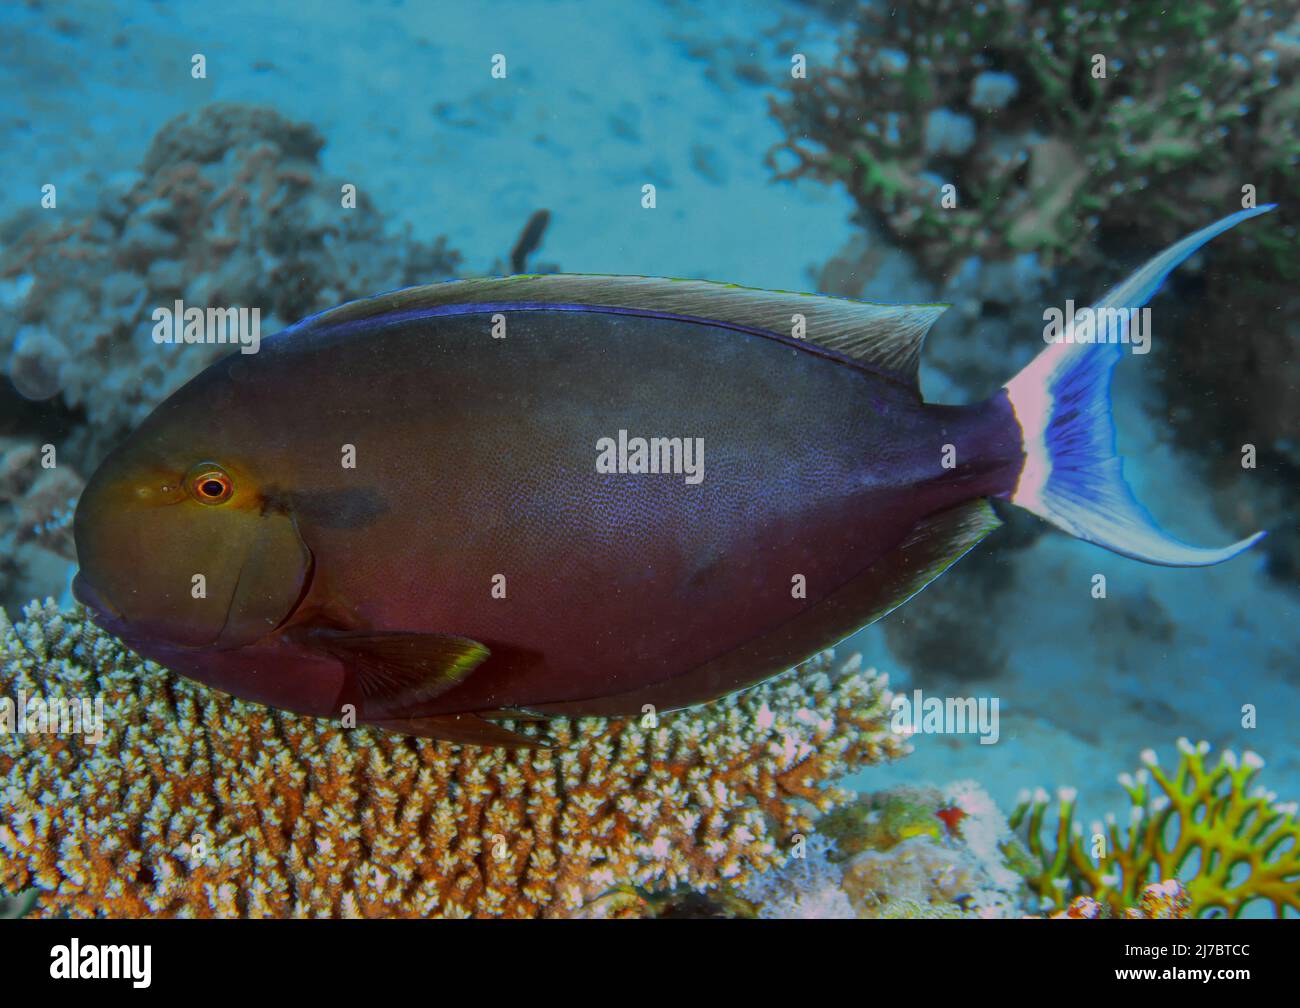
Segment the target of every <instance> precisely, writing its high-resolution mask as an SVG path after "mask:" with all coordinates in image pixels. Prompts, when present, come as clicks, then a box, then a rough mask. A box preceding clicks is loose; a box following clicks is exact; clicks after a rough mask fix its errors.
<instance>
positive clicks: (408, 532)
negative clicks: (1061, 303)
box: [74, 207, 1271, 745]
mask: <svg viewBox="0 0 1300 1008" xmlns="http://www.w3.org/2000/svg"><path fill="white" fill-rule="evenodd" d="M1268 209H1271V207H1260V208H1258V209H1252V210H1244V211H1242V212H1240V213H1236V214H1233V215H1232V216H1230V217H1227V218H1224V219H1223V220H1221V221H1219V222H1218V223H1216V224H1213V225H1211V226H1209V227H1207V228H1205V229H1203V230H1201V231H1198V232H1196V233H1195V234H1193V235H1191V236H1190V237H1187V238H1185V239H1183V240H1182V241H1180V242H1178V243H1177V244H1175V245H1173V246H1172V247H1171V248H1169V249H1167V250H1166V251H1164V252H1162V253H1161V254H1160V255H1158V256H1156V257H1155V258H1154V259H1152V260H1151V261H1150V262H1149V263H1147V264H1146V265H1145V266H1143V267H1142V268H1141V269H1140V270H1138V272H1137V273H1135V274H1134V275H1133V276H1131V277H1130V278H1128V279H1127V280H1125V281H1124V282H1123V283H1121V284H1120V285H1119V286H1118V287H1116V288H1115V289H1114V290H1112V291H1111V292H1110V293H1109V294H1107V295H1106V296H1105V297H1104V298H1102V300H1101V301H1100V302H1098V304H1097V305H1096V306H1095V307H1097V308H1110V309H1137V308H1139V307H1141V306H1142V305H1144V304H1145V303H1146V302H1147V300H1148V299H1149V298H1150V297H1151V296H1152V295H1153V294H1154V293H1155V292H1156V291H1157V289H1158V288H1159V287H1160V285H1161V283H1162V282H1163V281H1164V279H1165V277H1166V276H1167V275H1168V274H1169V272H1170V271H1171V270H1172V269H1173V268H1174V267H1175V266H1177V265H1178V264H1179V263H1180V262H1182V261H1183V260H1184V259H1186V258H1187V257H1188V256H1190V255H1191V254H1192V253H1193V252H1195V251H1196V250H1197V249H1198V248H1200V247H1201V246H1202V245H1203V244H1204V243H1205V242H1207V241H1209V240H1210V239H1211V238H1213V237H1214V236H1215V235H1218V234H1220V233H1221V232H1223V231H1226V230H1227V229H1228V228H1230V227H1232V226H1233V225H1235V224H1237V223H1238V222H1240V221H1243V220H1246V219H1247V218H1249V217H1253V216H1256V215H1257V214H1259V213H1263V212H1265V211H1266V210H1268ZM943 309H944V306H942V305H938V304H907V305H894V304H871V303H865V302H861V301H855V300H848V299H842V298H832V297H824V296H817V295H808V294H790V293H783V292H772V291H764V290H753V289H747V288H743V287H736V286H731V285H725V284H718V283H709V282H702V281H689V280H665V279H652V278H646V277H618V276H588V275H562V274H561V275H550V276H514V277H508V278H504V279H489V280H465V281H458V282H450V283H444V284H436V285H432V286H425V287H416V288H412V289H407V290H401V291H396V292H393V293H387V294H382V295H378V296H376V297H371V298H366V299H363V300H359V301H353V302H351V303H348V304H344V305H342V306H340V307H337V308H334V309H331V310H329V311H325V312H322V313H320V314H318V315H314V316H312V317H310V318H307V319H304V320H303V321H301V322H298V323H297V324H295V325H292V326H290V327H289V328H287V329H285V330H283V331H282V332H280V333H278V334H276V335H275V336H272V337H270V338H268V339H266V340H263V341H262V345H261V352H260V353H257V354H241V353H239V352H235V353H232V354H231V355H230V356H228V357H226V358H224V359H222V360H220V361H218V362H216V363H214V364H213V365H211V366H210V367H208V368H207V369H206V370H205V371H203V372H202V373H201V374H199V375H198V376H197V377H195V378H194V379H193V380H192V381H190V382H189V383H188V384H186V385H185V386H184V387H182V388H181V389H180V390H179V391H177V392H176V393H175V394H173V395H172V396H171V397H170V398H168V399H167V400H166V401H165V402H163V403H162V404H161V405H160V406H158V407H157V409H155V410H154V411H153V413H152V414H151V415H150V416H149V417H148V418H147V419H146V420H145V421H144V422H143V423H142V424H141V425H140V427H139V428H138V429H137V430H136V431H135V432H134V433H133V434H132V435H131V436H130V437H129V438H128V439H127V440H126V441H125V442H124V443H123V444H121V445H120V446H119V447H117V448H116V449H115V450H114V451H113V452H112V453H111V454H110V455H109V456H108V457H107V458H106V459H105V460H104V462H103V463H102V465H101V466H100V467H99V469H98V471H96V472H95V474H94V476H93V477H92V479H91V480H90V482H89V483H88V485H87V486H86V489H85V492H84V493H83V495H82V496H81V499H80V501H79V504H78V507H77V511H76V517H75V535H76V544H77V553H78V559H79V564H80V570H79V573H78V575H77V577H76V579H75V584H74V591H75V594H76V596H77V598H78V599H79V600H80V601H81V602H83V603H84V604H85V605H86V606H87V607H89V609H90V610H91V612H92V613H93V618H94V619H95V620H96V621H97V622H98V623H99V624H100V625H101V626H102V627H104V628H105V629H107V630H108V631H110V632H112V633H114V634H116V635H118V636H120V637H121V638H122V639H123V640H124V641H125V642H126V643H127V644H129V645H130V646H131V647H132V648H133V649H135V650H136V651H137V652H138V653H139V654H141V655H143V656H144V657H146V658H150V659H153V660H155V661H157V662H159V663H161V664H163V665H165V666H166V667H168V668H169V669H172V670H174V671H176V672H178V673H181V674H183V675H186V676H190V677H192V678H194V679H196V680H198V681H200V682H203V683H206V684H208V685H210V686H212V687H215V688H217V689H221V690H225V691H227V692H229V693H231V694H234V695H235V696H237V697H241V698H244V699H246V700H251V701H255V702H257V703H262V704H268V705H273V706H275V707H279V708H283V709H287V710H291V711H296V712H299V713H302V714H307V715H315V716H318V717H326V718H345V719H346V718H347V717H349V716H351V717H353V718H354V719H355V721H356V722H357V723H364V724H371V725H377V726H380V727H382V728H385V729H388V730H391V731H397V732H404V733H408V734H413V735H422V736H427V737H434V738H443V739H450V740H455V741H459V742H463V743H477V744H483V745H535V744H539V739H538V738H536V737H533V736H525V735H522V734H520V733H517V732H512V731H509V730H507V729H506V728H505V727H503V726H501V725H500V724H499V722H500V721H502V720H504V719H511V718H513V719H544V718H546V717H550V716H560V715H563V716H585V715H597V716H600V715H604V716H619V715H639V714H640V713H641V712H642V711H643V709H644V706H645V705H647V704H648V705H653V707H654V708H655V709H657V710H659V711H668V710H672V709H676V708H682V707H686V706H690V705H695V704H700V703H704V702H707V701H710V700H713V699H716V698H719V697H722V696H724V695H726V694H728V693H731V692H733V691H736V690H740V689H744V688H746V687H748V686H751V685H753V684H755V683H757V682H760V681H762V680H763V679H766V678H768V677H770V676H772V675H774V674H776V673H778V672H781V671H783V670H785V669H787V668H790V667H792V666H794V665H796V664H797V663H799V662H801V661H803V660H804V659H806V658H808V657H809V656H810V655H812V654H814V653H816V652H818V651H821V650H822V649H825V648H827V647H829V646H831V645H834V644H835V643H836V642H838V641H840V640H841V639H842V638H844V637H846V636H848V635H849V634H851V633H853V632H854V631H856V630H858V629H859V628H861V627H862V626H864V625H866V624H868V623H871V622H872V621H874V620H876V619H879V618H880V617H881V616H884V615H885V614H886V613H888V612H890V611H891V610H892V609H894V608H895V607H897V606H899V605H901V604H903V603H904V602H905V601H906V600H907V599H909V598H910V597H911V596H913V595H915V594H916V593H917V592H919V591H920V590H921V589H922V588H924V587H925V586H926V585H927V584H928V583H929V582H930V581H932V580H934V579H935V578H937V577H938V576H939V575H941V574H942V573H943V572H944V571H945V570H946V569H947V568H948V567H949V565H951V564H952V563H954V562H955V561H956V560H957V559H958V558H960V557H961V556H962V555H963V554H964V553H966V551H967V550H969V549H971V548H972V547H974V546H975V545H976V544H977V543H978V542H979V541H980V540H981V539H983V538H984V537H985V536H986V535H988V534H989V533H990V532H991V531H992V530H993V529H994V528H995V527H996V526H997V525H998V519H997V518H996V516H995V514H994V512H993V510H992V508H991V507H990V503H989V501H990V499H992V498H1002V499H1004V500H1007V501H1010V502H1011V503H1012V504H1014V505H1018V506H1020V507H1022V508H1025V509H1027V510H1029V511H1031V512H1033V513H1034V514H1036V515H1038V516H1039V517H1040V518H1042V519H1044V520H1045V521H1047V522H1049V523H1051V524H1052V525H1054V526H1056V527H1057V528H1060V529H1063V530H1064V531H1066V532H1068V533H1069V534H1070V535H1073V536H1077V537H1078V538H1080V539H1084V540H1087V541H1089V542H1092V543H1095V544H1097V545H1098V546H1102V547H1104V548H1106V549H1108V550H1113V551H1115V552H1117V553H1121V554H1124V555H1126V556H1129V557H1132V558H1134V559H1136V560H1141V561H1144V562H1147V563H1153V564H1167V565H1172V566H1201V565H1206V564H1217V563H1220V562H1222V561H1225V560H1228V559H1230V558H1231V557H1234V556H1236V555H1237V554H1239V553H1241V552H1242V551H1243V550H1245V549H1247V548H1248V547H1250V546H1251V545H1252V544H1253V543H1254V542H1256V541H1257V540H1258V539H1259V537H1260V535H1261V534H1262V533H1260V534H1257V535H1253V536H1250V537H1249V538H1246V539H1243V540H1241V541H1240V542H1237V543H1234V544H1233V545H1230V546H1224V547H1220V548H1199V547H1195V546H1190V545H1186V544H1184V543H1182V542H1180V541H1178V540H1176V539H1174V538H1171V537H1170V536H1169V535H1167V534H1166V533H1165V532H1164V531H1162V530H1161V528H1160V527H1159V526H1158V525H1157V524H1156V523H1155V522H1154V521H1153V520H1152V518H1151V517H1150V515H1149V514H1148V513H1147V511H1146V510H1145V509H1144V508H1143V507H1142V505H1141V504H1139V503H1138V501H1137V500H1136V499H1135V497H1134V495H1133V493H1132V492H1131V491H1130V489H1129V487H1128V485H1127V484H1126V483H1125V481H1124V478H1123V475H1122V473H1121V464H1120V460H1119V458H1117V457H1116V454H1115V430H1114V425H1113V421H1112V417H1111V405H1110V378H1111V372H1112V369H1113V368H1114V366H1115V364H1116V362H1117V361H1118V360H1119V359H1120V357H1121V356H1122V354H1123V353H1124V351H1125V347H1124V346H1123V344H1122V342H1085V341H1083V340H1070V339H1064V340H1061V341H1059V342H1053V343H1049V344H1048V345H1046V347H1045V348H1044V349H1043V350H1042V351H1041V353H1039V355H1038V356H1037V357H1036V358H1035V359H1034V360H1032V361H1031V362H1030V363H1029V364H1028V366H1027V367H1025V368H1024V370H1022V371H1021V372H1020V373H1019V374H1017V375H1015V376H1014V377H1013V378H1011V380H1010V381H1008V382H1007V383H1006V385H1005V386H1004V387H1002V388H1001V389H999V390H998V391H997V392H996V394H994V395H993V396H992V397H991V398H989V399H988V400H986V401H984V402H980V403H977V404H974V405H966V406H949V405H936V404H932V403H927V402H925V401H924V400H923V399H922V396H921V393H920V390H919V386H918V380H917V366H918V361H919V359H920V354H921V344H922V340H923V339H924V337H925V334H926V332H927V330H929V329H930V327H931V325H932V324H933V323H934V322H935V320H936V319H937V318H938V317H939V315H940V314H941V312H942V311H943ZM1115 314H1118V315H1119V316H1120V317H1121V318H1123V317H1124V315H1125V313H1124V312H1122V311H1121V312H1118V313H1115ZM800 323H802V324H800ZM345 723H347V722H346V721H345Z"/></svg>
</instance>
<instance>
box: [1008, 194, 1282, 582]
mask: <svg viewBox="0 0 1300 1008" xmlns="http://www.w3.org/2000/svg"><path fill="white" fill-rule="evenodd" d="M1273 206H1274V205H1273V204H1269V205H1267V206H1261V207H1258V208H1256V209H1253V210H1242V211H1241V212H1240V213H1235V214H1232V215H1231V216H1230V217H1225V218H1223V220H1221V221H1218V222H1217V223H1215V224H1211V225H1210V226H1209V227H1207V228H1203V229H1202V230H1200V231H1197V232H1196V233H1195V234H1193V235H1189V236H1188V237H1186V238H1184V239H1183V240H1182V241H1180V242H1178V243H1177V244H1175V245H1172V246H1170V247H1169V248H1167V249H1165V251H1163V252H1161V253H1160V254H1159V255H1158V256H1156V257H1155V258H1154V259H1152V260H1151V261H1150V262H1148V263H1147V264H1146V265H1145V266H1143V267H1142V268H1141V269H1140V270H1138V271H1137V272H1136V273H1134V274H1133V275H1132V276H1131V277H1129V278H1128V279H1127V280H1125V281H1124V282H1123V283H1122V284H1120V285H1119V286H1118V287H1116V288H1115V289H1114V290H1112V291H1111V292H1110V293H1109V294H1107V295H1106V296H1105V297H1104V298H1102V300H1101V301H1099V302H1098V303H1097V304H1096V305H1094V306H1093V308H1092V317H1091V319H1089V320H1088V321H1087V322H1086V324H1081V325H1076V324H1075V323H1074V322H1071V324H1070V325H1069V326H1068V327H1067V328H1066V330H1065V331H1064V332H1063V333H1062V334H1061V335H1062V339H1061V341H1060V342H1055V343H1052V344H1051V345H1050V346H1048V348H1047V349H1046V350H1044V351H1043V352H1042V353H1040V354H1039V355H1038V356H1037V357H1035V358H1034V360H1033V361H1031V362H1030V363H1029V365H1028V366H1027V367H1026V368H1025V369H1024V370H1023V371H1021V372H1020V373H1019V374H1018V375H1016V376H1015V377H1014V378H1012V379H1011V381H1009V382H1007V384H1006V390H1007V396H1008V398H1009V399H1010V400H1011V406H1012V409H1013V410H1014V411H1015V415H1016V420H1017V422H1018V423H1019V424H1020V430H1021V434H1022V437H1023V447H1024V453H1025V463H1024V468H1023V469H1022V470H1021V473H1020V479H1019V482H1018V484H1017V485H1016V489H1015V491H1014V492H1013V493H1012V494H1011V501H1012V503H1014V504H1018V505H1020V506H1021V507H1023V508H1025V509H1026V510H1028V511H1032V512H1033V513H1034V514H1036V515H1038V516H1039V517H1041V518H1044V519H1046V520H1047V521H1049V522H1051V523H1052V524H1053V525H1055V526H1057V527H1058V528H1061V529H1064V530H1065V531H1066V532H1069V533H1070V534H1071V535H1073V536H1077V537H1078V538H1080V539H1085V540H1087V541H1088V542H1092V543H1096V544H1097V545H1098V546H1104V547H1105V548H1106V549H1109V550H1114V551H1115V552H1116V553H1122V554H1124V555H1125V556H1130V557H1133V558H1134V559H1135V560H1143V561H1145V562H1146V563H1153V564H1166V565H1168V566H1171V567H1204V566H1208V565H1210V564H1217V563H1222V562H1223V561H1224V560H1230V559H1231V558H1232V557H1234V556H1236V555H1237V554H1238V553H1241V552H1242V551H1243V550H1246V549H1249V548H1250V547H1251V546H1253V545H1254V544H1255V543H1256V542H1258V541H1259V540H1260V539H1261V538H1263V536H1264V533H1263V532H1257V533H1255V535H1253V536H1250V537H1249V538H1247V539H1242V540H1241V541H1240V542H1237V543H1233V544H1232V545H1231V546H1225V547H1223V548H1222V549H1202V548H1200V547H1197V546H1189V545H1187V544H1186V543H1182V542H1179V541H1178V540H1177V539H1174V538H1173V537H1171V536H1169V535H1167V534H1166V533H1165V532H1164V531H1163V530H1162V529H1161V528H1160V526H1158V525H1157V524H1156V523H1155V521H1154V520H1153V519H1152V518H1151V515H1150V514H1149V513H1148V512H1147V510H1146V508H1144V507H1143V506H1142V505H1141V504H1140V503H1138V500H1137V498H1136V497H1134V496H1133V491H1132V490H1131V489H1129V486H1128V484H1127V483H1125V482H1124V476H1123V472H1122V463H1121V460H1120V458H1119V456H1118V455H1116V453H1115V421H1114V418H1113V417H1112V415H1111V404H1110V385H1111V374H1112V372H1113V371H1114V369H1115V364H1116V363H1117V362H1118V361H1119V359H1120V356H1121V355H1122V354H1123V352H1124V344H1125V343H1127V342H1128V339H1127V336H1126V335H1125V334H1126V329H1125V328H1124V327H1127V326H1128V325H1129V323H1130V322H1131V320H1132V319H1131V316H1130V314H1129V313H1130V310H1131V311H1136V310H1137V309H1139V308H1141V307H1142V306H1143V305H1144V304H1146V302H1147V301H1148V300H1149V299H1150V298H1151V296H1152V295H1153V294H1155V292H1156V291H1157V290H1159V289H1160V285H1161V284H1162V283H1164V280H1165V277H1167V276H1168V275H1169V273H1170V271H1172V270H1173V269H1174V267H1176V266H1177V265H1178V264H1179V263H1181V262H1182V261H1183V260H1184V259H1186V258H1187V257H1188V256H1190V255H1191V254H1192V253H1194V252H1195V251H1196V250H1197V249H1199V248H1200V247H1201V246H1202V245H1204V244H1205V243H1206V242H1208V241H1209V240H1210V239H1211V238H1213V237H1214V236H1215V235H1218V234H1221V233H1222V232H1224V231H1227V230H1228V229H1229V228H1231V227H1233V226H1234V225H1236V224H1239V223H1240V222H1241V221H1244V220H1247V219H1248V218H1250V217H1255V216H1257V215H1259V214H1262V213H1267V212H1268V211H1269V210H1272V209H1273ZM1115 309H1119V310H1118V311H1116V310H1115ZM1085 317H1086V316H1085ZM1101 318H1104V319H1105V320H1106V326H1100V325H1098V320H1099V319H1101ZM1107 326H1108V327H1109V332H1107V331H1106V327H1107ZM1099 330H1101V331H1099ZM1076 336H1077V337H1079V341H1075V339H1074V337H1076ZM1088 339H1092V340H1095V341H1094V342H1085V341H1084V340H1088Z"/></svg>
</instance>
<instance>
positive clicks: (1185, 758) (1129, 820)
mask: <svg viewBox="0 0 1300 1008" xmlns="http://www.w3.org/2000/svg"><path fill="white" fill-rule="evenodd" d="M1178 748H1179V753H1180V757H1179V762H1178V767H1177V769H1176V770H1175V771H1174V772H1173V773H1172V774H1167V773H1166V772H1165V771H1164V770H1163V769H1162V768H1161V767H1160V765H1159V763H1158V762H1157V760H1156V756H1155V753H1154V752H1152V751H1150V750H1148V751H1147V752H1145V753H1143V760H1142V761H1143V763H1144V764H1145V765H1144V767H1143V768H1142V769H1141V770H1139V771H1138V772H1137V773H1136V774H1133V775H1127V774H1126V775H1124V776H1122V777H1121V778H1120V783H1121V784H1122V785H1123V787H1124V790H1125V791H1127V792H1128V796H1129V802H1130V807H1129V810H1128V814H1127V815H1126V816H1124V817H1123V819H1124V822H1123V823H1121V822H1120V821H1119V819H1118V818H1116V817H1114V816H1110V817H1108V818H1107V822H1106V825H1105V827H1104V829H1103V827H1102V824H1101V823H1095V824H1093V826H1092V828H1091V829H1090V830H1089V831H1088V835H1087V836H1085V835H1084V831H1083V827H1082V826H1081V824H1079V823H1077V822H1076V821H1075V819H1074V805H1075V799H1076V794H1075V792H1074V791H1073V790H1070V789H1063V790H1062V791H1061V793H1060V794H1059V796H1058V797H1059V806H1058V809H1057V816H1056V823H1055V828H1054V829H1050V828H1049V823H1048V811H1049V808H1050V806H1051V800H1050V798H1049V796H1048V795H1047V793H1046V792H1045V791H1040V792H1039V793H1037V794H1034V795H1028V796H1026V797H1025V800H1024V801H1023V802H1022V803H1021V804H1020V806H1018V807H1017V808H1016V810H1015V811H1014V812H1013V813H1012V815H1011V819H1010V821H1011V825H1012V828H1013V829H1017V830H1019V831H1020V832H1021V834H1022V836H1023V838H1024V841H1025V843H1026V844H1027V846H1028V849H1029V853H1030V855H1031V857H1032V862H1031V863H1030V864H1029V865H1027V866H1026V877H1027V878H1028V880H1029V883H1030V885H1031V886H1032V887H1033V889H1034V891H1035V892H1036V893H1037V894H1038V895H1039V896H1040V897H1041V898H1042V900H1043V902H1044V904H1045V906H1047V907H1049V908H1052V907H1055V908H1056V909H1058V910H1065V909H1067V908H1068V907H1070V906H1071V905H1072V904H1071V896H1070V893H1071V891H1073V892H1074V893H1075V894H1077V895H1078V896H1082V897H1089V898H1090V899H1091V900H1092V902H1094V903H1097V904H1099V905H1101V906H1103V907H1104V908H1106V909H1108V910H1109V911H1110V912H1111V913H1114V914H1117V915H1121V916H1123V915H1126V914H1127V913H1128V910H1129V908H1130V907H1131V905H1132V904H1134V903H1139V904H1140V906H1142V907H1145V906H1146V905H1147V902H1149V901H1147V900H1145V899H1144V896H1145V895H1146V893H1145V890H1146V888H1147V886H1148V885H1149V884H1150V883H1151V882H1153V881H1161V880H1165V881H1174V880H1176V881H1177V882H1179V883H1181V885H1182V887H1183V888H1184V889H1185V892H1186V896H1187V898H1188V899H1190V901H1191V906H1192V907H1194V908H1195V913H1196V914H1197V915H1208V914H1216V915H1218V914H1227V915H1229V916H1234V917H1235V916H1240V915H1241V914H1242V912H1243V911H1245V910H1246V909H1247V908H1248V907H1249V906H1250V905H1251V904H1253V903H1255V902H1256V901H1264V902H1265V903H1267V904H1268V905H1270V906H1271V907H1272V910H1273V913H1274V914H1275V915H1276V916H1279V917H1280V916H1283V914H1284V912H1285V911H1291V912H1297V911H1300V822H1298V821H1297V819H1296V805H1295V803H1294V802H1291V803H1281V802H1278V801H1277V796H1276V795H1274V794H1271V793H1269V792H1268V791H1265V790H1264V789H1263V788H1260V787H1258V786H1253V785H1255V778H1256V776H1257V775H1258V774H1259V771H1260V769H1261V767H1263V765H1264V761H1263V760H1261V759H1260V758H1259V757H1258V756H1257V755H1255V754H1254V753H1251V752H1247V753H1244V754H1243V755H1242V756H1241V757H1240V758H1238V757H1237V756H1236V755H1235V754H1234V753H1232V752H1231V751H1225V752H1224V753H1222V754H1221V755H1220V757H1219V760H1218V762H1217V763H1216V764H1214V766H1212V767H1211V766H1209V765H1207V762H1206V759H1205V756H1206V754H1207V753H1208V752H1209V749H1210V747H1209V744H1208V743H1206V742H1202V743H1200V744H1199V745H1195V746H1194V745H1192V744H1191V743H1189V742H1188V741H1187V740H1186V739H1180V740H1179V743H1178ZM1097 850H1100V851H1101V856H1100V857H1098V858H1094V857H1092V856H1091V855H1092V854H1093V853H1094V851H1097ZM1158 895H1159V894H1155V895H1153V896H1152V897H1151V899H1152V900H1154V899H1155V898H1156V896H1158ZM1180 898H1181V897H1180ZM1175 902H1178V901H1175ZM1075 903H1078V900H1077V899H1076V900H1075ZM1081 906H1086V904H1081ZM1073 915H1074V916H1078V915H1079V914H1077V913H1076V914H1073ZM1168 915H1171V914H1166V916H1168ZM1173 915H1174V916H1177V914H1173Z"/></svg>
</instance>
